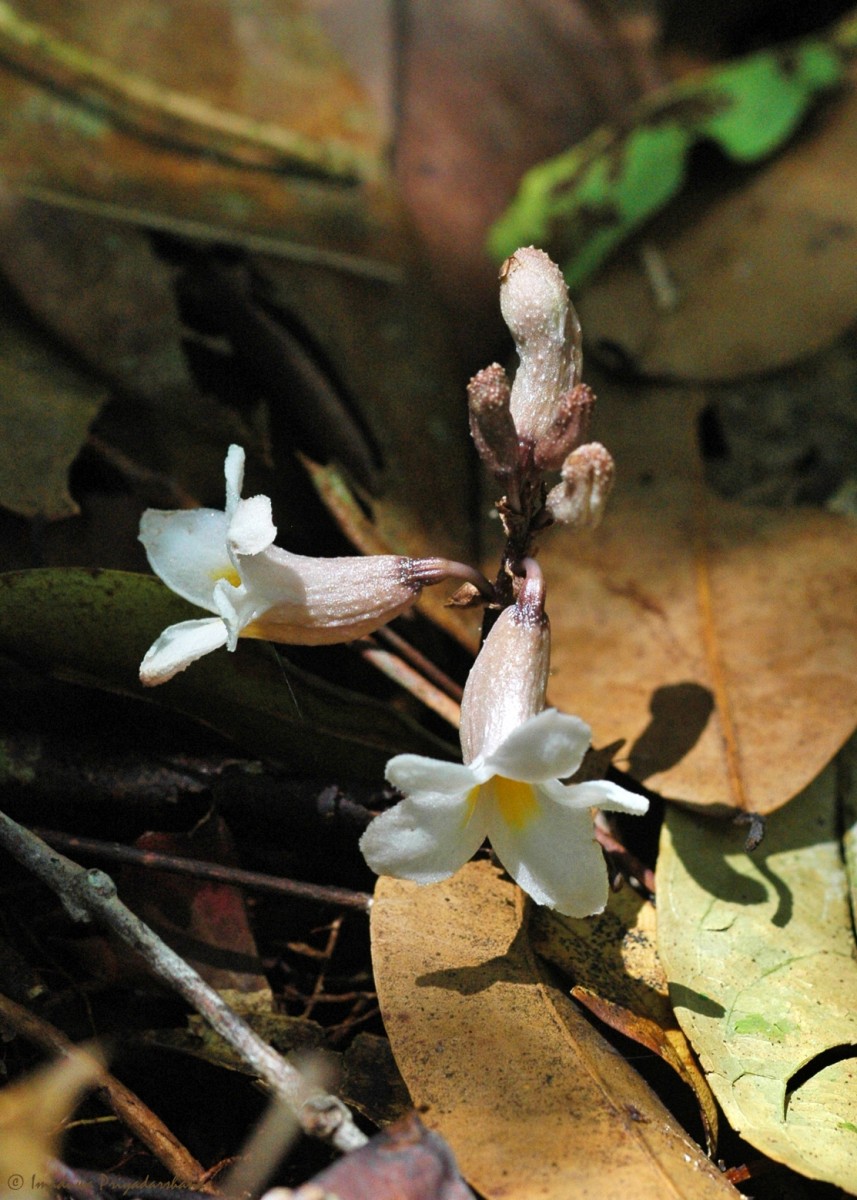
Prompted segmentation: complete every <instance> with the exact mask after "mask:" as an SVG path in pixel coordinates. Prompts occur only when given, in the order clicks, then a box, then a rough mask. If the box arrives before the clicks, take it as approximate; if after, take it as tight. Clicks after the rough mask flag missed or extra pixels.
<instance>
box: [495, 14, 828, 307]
mask: <svg viewBox="0 0 857 1200" xmlns="http://www.w3.org/2000/svg"><path fill="white" fill-rule="evenodd" d="M842 71H843V65H842V51H841V49H840V48H839V47H838V46H836V45H835V43H833V42H831V43H828V42H824V41H822V40H820V39H817V38H811V39H807V40H806V41H804V42H801V43H798V44H796V45H793V46H791V47H789V48H777V49H774V50H766V51H763V52H760V53H758V54H755V55H752V56H751V57H749V58H746V59H743V60H741V61H738V62H735V63H730V64H727V65H726V66H718V67H715V68H712V69H711V70H710V71H706V72H703V73H700V74H699V75H698V76H692V77H690V78H689V79H686V80H681V81H679V82H678V83H677V84H674V85H673V86H671V87H670V88H668V89H665V90H664V91H662V92H658V93H655V94H654V95H653V96H650V97H647V98H646V99H645V100H644V101H643V102H642V103H641V105H640V107H639V109H638V112H637V113H636V116H635V118H633V119H632V121H631V129H630V131H628V132H626V131H625V130H624V129H621V130H620V129H618V128H615V129H613V128H602V129H599V130H596V132H595V133H593V134H592V135H591V136H590V137H589V138H587V139H586V141H584V142H582V143H580V144H579V145H578V146H575V147H574V148H573V149H571V150H569V151H567V152H566V153H565V154H563V155H560V156H559V157H557V158H555V159H552V160H550V161H549V162H547V163H543V164H541V165H540V166H539V167H536V168H534V169H533V170H532V171H530V172H529V173H528V174H527V175H526V176H525V177H524V179H523V181H522V183H521V186H520V190H519V193H518V196H517V198H516V200H515V202H514V203H513V204H512V205H511V207H510V208H509V209H508V211H507V212H506V213H505V214H504V216H503V217H502V218H501V220H500V221H498V222H497V224H496V225H495V226H494V228H493V230H492V232H491V238H490V243H491V249H492V251H493V253H494V255H495V257H496V258H497V259H498V260H502V259H503V258H505V257H506V256H507V255H509V254H512V253H513V252H514V251H515V249H516V248H517V247H518V246H522V245H527V244H529V243H530V242H533V243H535V244H537V245H539V246H543V247H545V248H546V249H547V250H549V251H551V252H552V253H553V255H554V257H557V258H558V260H559V261H560V264H561V266H562V267H563V270H564V272H565V274H566V277H567V279H568V282H569V284H570V285H571V286H572V287H579V286H580V284H581V283H582V282H583V281H584V280H586V279H587V278H588V277H589V276H591V275H592V273H593V272H594V271H595V270H596V269H597V268H598V267H599V266H600V265H601V263H602V262H603V261H604V259H605V258H606V257H607V255H608V254H609V253H610V252H611V251H612V250H614V249H615V248H616V247H617V246H618V245H620V244H621V243H622V242H623V241H624V240H625V238H627V236H628V234H629V233H630V232H631V231H633V230H634V229H636V228H638V227H639V226H640V225H641V224H642V222H643V221H645V220H646V219H647V218H649V217H651V216H652V215H653V214H654V213H655V212H657V211H658V210H659V209H661V208H662V207H663V206H664V205H665V204H666V203H667V202H668V201H669V200H670V199H671V198H672V197H673V196H674V195H675V194H676V193H677V192H678V190H679V188H680V187H681V186H682V183H683V181H684V177H685V172H686V167H687V159H688V156H689V154H690V151H691V148H692V147H693V146H694V145H695V144H696V143H697V142H699V141H701V140H711V141H713V142H715V143H716V144H717V145H718V146H719V147H720V148H721V149H722V150H723V151H724V152H725V153H726V154H728V155H730V156H731V157H732V158H733V159H735V160H737V161H738V162H740V163H747V162H753V161H756V160H758V159H760V158H763V157H765V156H767V155H769V154H771V153H772V151H773V150H775V149H776V148H777V147H778V146H779V145H781V144H782V143H783V141H784V140H785V139H786V138H788V137H789V135H790V134H791V133H792V132H793V131H794V129H795V128H796V126H797V124H798V122H799V121H800V120H801V119H802V118H803V116H804V115H805V113H806V112H807V110H808V109H809V107H810V106H811V105H812V104H813V103H814V102H816V101H817V98H818V95H819V93H820V92H823V91H825V90H828V89H830V88H831V87H833V86H834V85H835V84H837V83H838V82H839V81H840V79H841V78H842Z"/></svg>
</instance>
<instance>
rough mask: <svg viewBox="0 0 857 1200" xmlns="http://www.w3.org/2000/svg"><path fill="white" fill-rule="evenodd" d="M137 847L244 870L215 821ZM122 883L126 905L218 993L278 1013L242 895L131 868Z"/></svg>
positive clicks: (150, 837)
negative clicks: (188, 831) (239, 997)
mask: <svg viewBox="0 0 857 1200" xmlns="http://www.w3.org/2000/svg"><path fill="white" fill-rule="evenodd" d="M136 846H137V848H138V849H140V850H152V851H155V852H157V853H161V854H174V855H177V856H178V857H180V858H192V859H200V860H202V861H203V862H213V863H220V864H223V865H227V866H237V865H238V862H237V858H236V855H235V850H234V846H233V843H232V837H231V835H230V833H229V830H228V828H227V826H226V824H225V822H224V821H223V820H222V818H220V817H218V816H216V815H210V816H209V817H208V818H207V819H206V820H204V821H201V822H200V823H199V824H198V825H196V826H194V828H193V829H192V830H191V832H190V833H186V834H182V833H145V834H143V835H142V837H140V838H138V839H137V842H136ZM117 883H118V886H119V889H120V892H121V894H122V898H123V900H124V902H125V903H126V904H128V905H129V906H130V907H131V908H132V909H133V911H134V912H135V913H136V914H137V916H138V917H140V919H141V920H143V921H145V922H146V924H147V925H149V926H150V927H151V928H152V929H154V930H155V932H156V933H157V934H158V935H159V936H160V937H162V938H163V939H164V940H165V941H166V943H167V945H169V946H171V947H172V948H173V950H175V951H176V952H177V953H179V954H181V956H182V958H184V959H185V961H186V962H189V963H190V964H191V966H193V968H194V969H195V970H196V971H198V972H199V973H200V975H202V977H203V979H205V980H206V982H207V983H210V984H211V986H212V987H214V988H217V990H218V991H220V992H224V993H226V992H229V993H236V994H237V995H239V996H241V997H242V999H243V1000H244V1001H245V1003H247V1002H252V1003H254V1004H256V1005H257V1006H258V1007H259V1008H261V1009H262V1010H265V1009H268V1010H270V1009H271V1008H272V1007H273V1003H274V1000H273V995H272V993H271V989H270V987H269V985H268V981H267V979H266V977H265V974H264V972H263V970H262V964H261V962H260V961H259V952H258V949H257V947H256V940H255V938H254V936H253V931H252V929H251V928H250V923H249V921H248V919H247V909H246V907H245V903H244V894H243V893H242V891H241V890H240V888H236V887H231V886H229V885H228V884H223V883H217V882H214V881H211V880H201V879H193V878H188V877H184V876H178V875H168V874H166V873H164V872H160V871H157V870H151V869H148V868H145V867H129V866H125V867H123V868H122V871H121V872H120V874H119V877H118V879H117Z"/></svg>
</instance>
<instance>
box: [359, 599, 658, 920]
mask: <svg viewBox="0 0 857 1200" xmlns="http://www.w3.org/2000/svg"><path fill="white" fill-rule="evenodd" d="M543 595H544V593H543V589H542V591H541V599H542V600H543ZM522 598H523V599H522ZM522 598H519V601H518V604H517V605H516V606H515V607H514V608H507V609H506V610H505V611H504V612H503V613H502V614H501V616H500V618H499V620H498V621H497V623H496V625H495V626H494V629H493V630H492V631H491V634H490V635H489V637H488V638H487V640H486V642H485V645H484V647H483V649H482V652H481V653H480V655H479V657H478V658H477V660H476V663H475V664H474V667H473V670H472V671H471V673H470V678H469V679H468V682H467V687H466V688H465V694H464V698H463V700H462V710H461V711H462V748H463V750H464V756H465V758H466V759H469V761H467V762H466V763H465V764H463V765H461V764H456V763H449V762H442V761H440V760H437V759H433V758H424V757H422V756H420V755H416V754H401V755H399V756H398V757H396V758H394V759H392V760H391V761H390V762H389V763H388V764H387V779H388V780H389V781H390V783H391V784H393V786H394V787H396V788H399V789H400V790H401V791H402V792H404V793H406V796H405V799H404V800H402V801H401V802H400V803H399V804H397V805H395V807H393V808H391V809H390V810H389V811H388V812H385V813H382V814H381V815H380V816H378V817H376V818H375V820H374V821H373V822H372V824H371V825H370V826H369V828H368V829H367V830H366V832H365V833H364V834H363V837H362V838H361V840H360V848H361V850H362V851H363V854H364V856H365V858H366V861H367V862H368V864H369V866H370V867H371V868H372V869H373V870H374V871H376V872H377V873H378V874H379V875H394V876H396V877H397V878H400V879H411V880H413V881H414V882H416V883H436V882H438V881H439V880H441V879H447V878H448V877H449V876H450V875H452V874H453V873H454V872H455V871H457V870H458V868H459V867H461V866H463V864H464V863H465V862H467V860H468V859H469V858H470V857H471V856H472V855H473V854H474V853H475V852H476V851H477V850H478V849H479V847H480V846H481V844H482V842H483V840H484V839H485V838H486V837H488V838H489V839H490V841H491V845H492V847H493V849H494V852H495V853H496V855H497V857H498V858H499V859H500V861H501V863H502V864H503V866H504V867H505V868H506V870H507V871H508V872H509V874H510V875H511V876H512V877H513V878H514V879H515V881H516V882H517V883H518V885H519V886H520V887H521V888H522V889H523V890H524V891H525V892H526V893H527V894H528V895H530V896H531V897H532V898H533V899H534V900H535V901H536V902H537V903H539V904H544V905H547V906H548V907H549V908H555V909H557V910H558V911H559V912H561V913H565V914H566V915H568V916H573V917H584V916H590V915H591V914H593V913H596V912H601V910H602V909H603V908H604V905H605V904H606V902H607V892H608V886H607V872H606V869H605V865H604V859H603V856H602V853H601V850H600V848H599V846H598V844H597V842H596V841H595V837H594V832H593V818H592V812H591V810H592V808H594V807H598V808H603V809H612V810H615V811H620V812H627V813H634V814H642V813H644V812H646V810H647V808H648V801H647V800H645V799H643V797H641V796H637V795H634V794H633V793H631V792H628V791H626V790H625V789H624V788H622V787H619V786H618V785H617V784H615V783H609V782H607V781H593V782H589V783H578V784H563V783H562V782H561V780H562V779H563V778H567V777H568V776H569V775H573V774H574V772H575V771H576V770H577V768H578V767H579V766H580V764H581V762H582V761H583V756H584V754H585V753H586V749H587V747H588V746H589V741H590V729H589V726H588V725H586V724H585V722H583V721H581V720H580V718H579V717H573V716H568V715H566V714H564V713H560V712H557V711H556V710H555V709H552V708H548V709H545V708H544V707H543V705H544V687H545V681H546V676H547V670H546V667H547V662H548V659H549V652H550V642H549V634H548V628H547V618H546V617H545V616H544V612H543V609H542V608H541V604H540V601H539V600H538V599H537V601H536V602H534V601H533V598H532V596H529V597H528V596H527V594H526V589H525V590H524V592H522ZM501 667H503V668H504V670H501ZM527 709H529V710H530V711H529V712H527V711H526V710H527ZM534 709H535V710H536V711H533V710H534Z"/></svg>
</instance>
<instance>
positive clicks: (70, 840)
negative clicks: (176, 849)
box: [32, 829, 372, 912]
mask: <svg viewBox="0 0 857 1200" xmlns="http://www.w3.org/2000/svg"><path fill="white" fill-rule="evenodd" d="M32 832H33V833H35V834H36V835H37V836H38V837H40V838H43V839H44V840H45V841H46V842H47V843H48V845H49V846H55V847H56V848H57V849H58V850H70V851H78V852H79V853H80V854H82V855H85V856H92V857H93V858H101V859H105V860H106V861H107V862H120V863H131V864H133V865H134V866H141V867H150V868H151V869H152V870H155V871H167V872H169V873H170V874H172V875H190V876H192V877H193V878H194V879H211V880H213V881H214V882H215V883H226V884H230V885H232V886H233V887H243V888H247V889H248V890H249V891H254V892H268V893H271V894H273V895H277V896H294V897H296V898H298V899H300V900H312V901H314V902H315V903H317V904H332V905H335V906H336V907H337V908H353V909H356V910H357V911H358V912H368V911H369V909H370V908H371V907H372V897H371V896H370V895H369V894H368V893H367V892H353V891H351V890H350V889H349V888H341V887H325V886H322V885H321V884H315V883H303V882H300V881H298V880H296V879H283V878H281V877H279V876H277V875H266V874H264V873H263V872H261V871H245V870H243V869H242V868H240V867H227V866H224V865H223V864H221V863H208V862H201V861H200V860H199V859H196V858H183V857H181V856H180V855H178V854H161V853H160V852H159V851H157V850H139V849H138V848H137V847H136V846H125V845H123V844H122V843H121V842H102V841H100V840H99V839H98V838H88V837H77V836H76V835H75V834H70V833H60V832H59V831H58V830H55V829H34V830H33V831H32Z"/></svg>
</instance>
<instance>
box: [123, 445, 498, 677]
mask: <svg viewBox="0 0 857 1200" xmlns="http://www.w3.org/2000/svg"><path fill="white" fill-rule="evenodd" d="M225 472H226V509H225V511H220V510H218V509H213V508H198V509H189V510H179V511H177V512H162V511H159V510H156V509H148V510H147V511H146V512H145V513H144V514H143V517H142V520H141V522H140V541H141V542H142V543H143V545H144V546H145V548H146V554H147V555H148V558H149V563H150V565H151V567H152V570H153V571H154V572H155V574H156V575H158V576H159V577H160V578H161V579H162V580H163V582H164V583H165V584H166V585H167V586H168V587H169V588H171V589H172V590H173V591H174V592H177V593H178V594H179V595H180V596H183V597H184V598H185V599H186V600H190V602H191V603H192V604H196V605H198V606H199V607H200V608H203V609H206V610H207V611H208V612H210V613H214V614H215V615H214V616H212V617H204V618H201V619H198V620H191V621H182V622H180V623H179V624H178V625H171V626H170V627H169V628H168V629H165V630H164V632H163V633H162V634H161V635H160V637H159V638H158V639H157V640H156V641H155V643H154V644H153V645H152V646H151V648H150V649H149V651H148V652H147V654H146V656H145V658H144V659H143V662H142V664H141V666H140V679H141V681H142V682H143V683H144V684H147V685H148V686H154V685H155V684H159V683H165V682H166V681H167V680H168V679H172V677H173V676H174V675H176V674H178V672H179V671H183V670H184V669H185V668H186V667H188V666H190V664H191V663H192V662H195V661H196V660H197V659H198V658H201V657H202V655H204V654H208V653H209V652H210V651H212V650H217V649H219V648H220V647H222V646H226V647H227V648H228V649H229V650H234V649H235V647H236V645H237V642H238V638H239V637H252V638H263V639H267V640H268V641H272V642H290V643H295V644H303V645H312V646H318V645H326V644H330V643H333V642H349V641H352V640H353V639H355V638H359V637H364V636H365V635H366V634H368V633H371V632H372V631H373V630H375V629H377V628H379V626H381V625H384V624H386V623H387V622H388V621H392V620H393V618H394V617H397V616H398V615H399V614H400V613H402V612H404V611H405V610H406V609H408V608H410V607H411V605H413V604H414V603H415V602H416V600H417V598H418V597H419V594H420V591H421V590H422V588H423V587H424V586H425V585H427V584H432V583H438V582H440V581H441V580H443V579H447V578H451V577H456V578H463V579H466V580H468V581H469V582H471V583H475V585H476V586H477V587H487V584H485V581H484V579H483V578H482V576H481V575H479V573H478V572H476V571H473V570H472V569H471V568H469V567H467V566H465V565H464V564H462V563H452V562H449V561H448V560H446V559H442V558H423V559H412V558H403V557H399V556H398V555H393V554H382V555H373V556H369V557H353V558H310V557H307V556H305V555H299V554H291V553H289V551H288V550H282V549H280V548H279V547H278V546H275V545H274V544H273V543H274V538H275V537H276V535H277V530H276V527H275V525H274V522H273V518H272V513H271V501H270V500H269V498H268V497H267V496H253V497H251V498H250V499H247V500H243V499H242V498H241V489H242V484H243V479H244V451H243V450H242V449H241V447H240V446H230V447H229V452H228V454H227V456H226V465H225Z"/></svg>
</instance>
